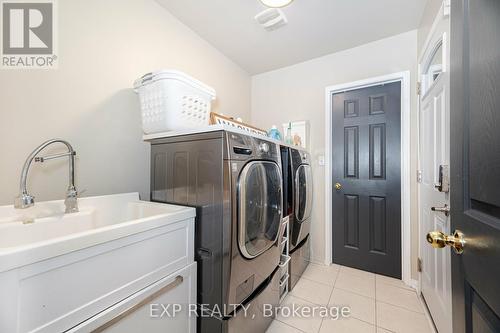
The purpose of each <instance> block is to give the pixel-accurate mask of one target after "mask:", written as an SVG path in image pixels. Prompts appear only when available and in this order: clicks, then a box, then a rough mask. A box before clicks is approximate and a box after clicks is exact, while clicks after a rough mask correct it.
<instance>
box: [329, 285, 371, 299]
mask: <svg viewBox="0 0 500 333" xmlns="http://www.w3.org/2000/svg"><path fill="white" fill-rule="evenodd" d="M334 288H337V289H340V290H343V291H347V292H350V293H351V294H356V295H358V296H363V297H366V298H369V299H373V300H376V298H375V297H371V296H368V295H363V294H360V293H358V292H355V291H352V290H349V289H345V288H341V287H334Z"/></svg>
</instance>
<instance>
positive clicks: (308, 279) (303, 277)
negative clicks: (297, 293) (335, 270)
mask: <svg viewBox="0 0 500 333" xmlns="http://www.w3.org/2000/svg"><path fill="white" fill-rule="evenodd" d="M300 279H304V280H307V281H311V282H316V283H319V284H322V285H324V286H327V287H331V288H333V286H334V285H335V282H334V284H333V285H330V284H326V283H324V282H320V281H318V280H315V279H313V278H311V277H308V276H304V275H302V276H301V277H300ZM299 281H300V280H299Z"/></svg>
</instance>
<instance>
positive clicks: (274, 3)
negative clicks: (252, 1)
mask: <svg viewBox="0 0 500 333" xmlns="http://www.w3.org/2000/svg"><path fill="white" fill-rule="evenodd" d="M260 2H262V4H263V5H264V6H267V7H271V8H282V7H286V6H288V5H289V4H291V3H292V2H293V0H260Z"/></svg>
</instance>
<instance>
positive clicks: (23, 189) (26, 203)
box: [14, 139, 78, 213]
mask: <svg viewBox="0 0 500 333" xmlns="http://www.w3.org/2000/svg"><path fill="white" fill-rule="evenodd" d="M54 143H62V144H64V145H65V146H66V147H67V148H68V151H67V152H66V153H62V154H56V155H51V156H45V157H38V156H37V155H38V154H39V153H40V152H41V151H42V150H44V149H45V148H46V147H48V146H50V145H52V144H54ZM75 155H76V152H75V151H74V150H73V147H72V146H71V145H70V144H69V143H68V142H67V141H64V140H60V139H52V140H49V141H46V142H44V143H42V144H41V145H40V146H38V147H37V148H36V149H35V150H33V152H32V153H31V154H30V155H29V156H28V158H27V159H26V162H24V166H23V171H22V172H21V184H20V189H19V196H18V197H16V199H15V200H14V207H15V208H19V209H24V208H28V207H31V206H33V205H35V197H34V196H32V195H31V194H29V193H28V188H27V184H26V183H27V179H28V171H29V168H30V166H31V162H33V161H35V162H40V163H43V162H45V161H47V160H52V159H55V158H61V157H66V156H69V185H68V190H67V192H66V199H65V200H64V205H65V206H66V211H65V212H66V213H76V212H78V191H77V190H76V187H75Z"/></svg>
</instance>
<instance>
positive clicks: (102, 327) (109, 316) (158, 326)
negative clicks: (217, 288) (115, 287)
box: [68, 263, 196, 333]
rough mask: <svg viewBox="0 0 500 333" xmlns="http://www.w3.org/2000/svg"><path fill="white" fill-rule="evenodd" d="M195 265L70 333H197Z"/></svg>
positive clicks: (93, 318)
mask: <svg viewBox="0 0 500 333" xmlns="http://www.w3.org/2000/svg"><path fill="white" fill-rule="evenodd" d="M195 304H196V263H193V264H191V265H189V266H188V267H186V268H184V269H182V270H180V271H178V272H175V273H174V274H172V275H170V276H168V277H166V278H164V279H161V280H160V281H158V282H156V283H154V284H153V285H151V286H149V287H147V288H145V289H144V290H141V291H139V292H137V293H135V294H134V295H131V296H129V297H128V298H126V299H125V300H123V301H121V302H119V303H117V304H115V305H114V306H112V307H110V308H109V309H107V310H105V311H103V312H101V313H99V314H98V315H96V316H94V317H92V318H91V319H89V320H87V321H85V322H83V323H82V324H80V325H78V326H77V327H75V328H73V329H71V330H69V331H68V333H80V332H81V333H83V332H93V333H100V332H103V333H137V332H148V333H160V332H161V333H164V332H184V333H194V332H196V317H195V315H194V314H193V313H194V308H193V307H192V306H191V305H195Z"/></svg>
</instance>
